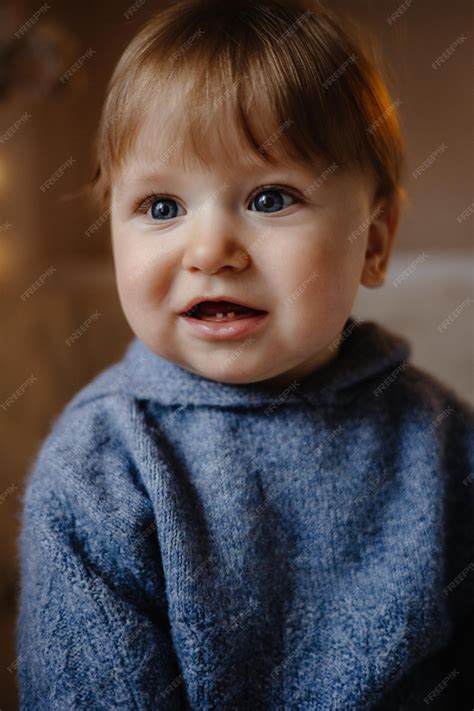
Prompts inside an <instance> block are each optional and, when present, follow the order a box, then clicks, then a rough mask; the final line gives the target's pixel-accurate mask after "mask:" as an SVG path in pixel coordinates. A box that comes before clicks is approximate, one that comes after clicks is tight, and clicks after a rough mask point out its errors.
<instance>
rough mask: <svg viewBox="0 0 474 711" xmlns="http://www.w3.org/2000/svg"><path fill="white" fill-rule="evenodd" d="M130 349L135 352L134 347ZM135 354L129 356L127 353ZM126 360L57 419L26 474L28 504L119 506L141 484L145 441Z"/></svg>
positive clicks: (107, 370) (80, 394) (73, 400)
mask: <svg viewBox="0 0 474 711" xmlns="http://www.w3.org/2000/svg"><path fill="white" fill-rule="evenodd" d="M129 348H130V347H129ZM128 352H129V349H128V350H127V353H128ZM129 367H130V365H129V363H128V362H127V358H126V355H125V356H124V357H123V358H122V359H121V360H119V361H117V362H115V363H113V364H111V365H110V366H109V367H107V368H105V369H103V370H102V371H101V372H99V373H98V374H97V375H96V376H95V377H94V378H93V379H92V380H91V381H90V382H89V383H87V384H86V385H85V386H84V387H83V388H81V389H80V390H79V391H78V392H77V393H76V394H75V395H74V396H73V397H72V398H71V399H70V400H69V401H68V402H67V403H66V405H65V406H64V407H63V409H62V411H60V412H59V413H58V414H56V416H55V417H54V418H53V419H52V421H51V424H50V427H49V430H48V431H47V433H46V435H45V437H44V438H43V440H42V442H41V444H40V446H39V449H38V450H37V451H36V452H35V455H34V457H33V460H32V461H31V462H30V466H29V469H28V471H27V474H26V478H25V482H24V491H23V496H22V499H23V502H24V503H25V504H26V503H27V502H28V500H29V499H31V500H39V499H40V498H42V500H43V501H44V500H45V497H46V496H47V495H48V494H47V492H49V494H50V497H51V498H52V499H55V500H59V499H61V500H62V504H63V505H64V506H66V505H67V506H69V505H71V506H77V505H78V504H79V502H80V501H81V500H82V499H84V500H85V499H86V498H87V496H93V497H94V496H97V497H99V498H102V499H103V498H104V497H105V495H106V494H107V496H108V497H109V499H114V498H115V499H116V500H117V501H118V500H119V498H120V496H121V495H124V492H125V491H127V495H130V491H129V490H130V488H131V487H132V484H133V483H135V488H137V486H136V485H137V482H138V481H139V479H140V472H139V468H138V467H137V465H136V462H135V461H134V458H133V453H132V450H133V443H134V441H136V440H137V439H139V436H140V432H139V431H138V430H139V428H138V427H137V426H136V424H137V417H136V401H135V398H134V396H133V393H132V391H131V390H130V388H129V387H128V386H127V371H128V369H129Z"/></svg>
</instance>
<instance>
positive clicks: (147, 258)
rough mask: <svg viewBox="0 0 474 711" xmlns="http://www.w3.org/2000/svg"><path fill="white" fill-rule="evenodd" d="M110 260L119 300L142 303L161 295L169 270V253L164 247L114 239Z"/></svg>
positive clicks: (166, 290)
mask: <svg viewBox="0 0 474 711" xmlns="http://www.w3.org/2000/svg"><path fill="white" fill-rule="evenodd" d="M114 260H115V269H116V275H117V283H118V288H119V292H120V294H121V297H122V300H123V301H125V300H126V301H128V302H129V303H130V304H131V305H132V304H134V303H136V304H140V305H141V306H142V307H146V305H147V304H150V306H152V305H156V304H157V303H159V302H160V301H162V300H163V299H164V298H165V295H166V294H167V292H168V290H169V287H170V281H171V275H172V274H173V266H172V265H173V262H172V259H171V254H170V252H169V250H168V253H167V252H166V250H165V249H159V250H157V249H156V246H154V248H153V249H151V248H149V246H148V244H147V245H142V246H139V245H137V242H136V241H135V242H134V245H133V248H132V246H131V245H125V244H124V243H123V242H122V243H117V245H116V246H115V247H114Z"/></svg>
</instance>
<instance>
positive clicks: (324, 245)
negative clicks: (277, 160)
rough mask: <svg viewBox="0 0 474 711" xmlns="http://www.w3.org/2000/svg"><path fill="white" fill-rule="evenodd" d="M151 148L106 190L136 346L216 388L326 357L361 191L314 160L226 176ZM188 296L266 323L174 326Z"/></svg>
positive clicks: (351, 272) (351, 276)
mask: <svg viewBox="0 0 474 711" xmlns="http://www.w3.org/2000/svg"><path fill="white" fill-rule="evenodd" d="M142 130H143V129H142ZM153 145H156V153H155V154H154V155H153V153H154V150H150V149H147V150H146V151H144V150H142V151H140V150H138V151H137V152H136V153H134V154H133V156H131V157H130V158H129V160H128V162H127V163H126V165H125V168H124V170H123V172H122V173H121V174H120V176H118V178H117V180H116V181H115V183H114V185H113V186H112V202H111V226H112V246H113V253H114V261H115V267H116V277H117V284H118V292H119V297H120V301H121V304H122V308H123V310H124V313H125V316H126V318H127V320H128V322H129V324H130V327H131V328H132V330H133V332H134V333H135V334H136V336H138V338H139V339H140V340H141V341H142V342H143V343H144V344H145V345H146V346H148V348H149V349H150V350H152V351H153V352H155V353H157V354H158V355H160V356H163V357H164V358H166V359H168V360H170V361H173V362H174V363H177V364H178V365H180V366H182V367H184V368H186V369H188V370H190V371H192V372H194V373H197V374H200V375H202V376H204V377H206V378H210V379H213V380H217V381H221V382H227V383H250V382H256V381H263V380H269V381H270V380H271V382H272V383H275V384H277V385H278V386H279V385H282V386H283V385H285V384H289V383H291V382H292V381H293V380H299V379H301V378H303V377H304V376H305V375H307V374H309V373H310V372H312V371H313V370H314V369H316V368H318V367H320V366H321V365H323V364H325V363H326V362H328V361H329V360H331V359H332V358H333V357H335V356H336V354H337V339H338V337H339V336H340V334H341V331H342V329H343V326H344V323H345V321H346V319H347V318H348V316H349V315H350V313H351V309H352V306H353V303H354V300H355V297H356V292H357V288H358V284H359V283H360V281H361V273H362V270H363V266H364V259H365V252H366V247H367V232H368V226H367V225H368V218H369V216H370V214H371V211H373V204H372V200H371V199H372V188H373V186H372V185H370V184H369V183H368V180H367V179H364V178H363V177H362V175H361V174H359V173H357V174H356V173H348V172H345V171H343V170H342V169H338V168H337V167H336V168H335V167H334V166H333V168H332V170H331V169H329V170H327V169H328V168H329V165H328V164H325V163H322V162H321V163H313V165H312V166H311V167H308V166H306V165H302V164H299V163H291V164H286V165H285V164H283V163H282V164H281V165H279V166H278V167H276V168H273V167H260V168H259V169H255V167H253V168H249V166H248V165H246V164H243V163H241V162H239V157H238V156H236V161H235V166H234V167H233V168H232V169H229V168H226V167H224V165H221V164H220V163H219V161H218V160H216V161H215V162H214V163H213V164H212V166H210V167H209V169H204V168H203V167H202V166H200V165H199V164H198V163H197V162H196V164H195V165H193V167H192V169H189V170H188V171H185V170H184V168H182V167H181V165H176V164H174V163H173V160H172V151H170V150H169V149H170V146H169V145H168V146H166V144H162V145H161V151H166V149H167V148H168V154H169V157H168V160H167V162H166V163H163V159H162V156H163V152H161V153H160V150H159V148H160V146H159V145H158V143H155V144H153ZM215 155H216V156H218V155H219V153H215ZM325 169H326V170H327V172H326V173H325V174H323V171H324V170H325ZM150 173H152V174H153V173H154V174H155V176H154V177H153V176H150ZM150 194H151V195H153V194H155V195H159V196H160V197H156V196H155V197H150V198H149V199H148V200H146V201H145V198H146V197H147V196H149V195H150ZM161 196H163V197H161ZM137 204H141V207H140V205H139V206H138V207H135V206H136V205H137ZM364 225H365V226H364ZM354 235H356V238H354ZM199 297H204V298H206V297H207V298H210V297H222V298H223V299H227V300H230V301H234V302H240V303H243V304H245V305H249V306H252V307H253V308H255V309H257V310H261V311H265V312H267V313H266V315H265V316H264V317H263V318H260V319H258V318H256V317H253V318H247V319H245V323H244V320H240V321H239V320H235V321H232V322H230V321H226V322H225V323H224V322H223V321H222V322H221V323H216V322H215V321H214V322H213V323H209V322H206V321H205V320H202V319H200V320H198V319H190V318H187V317H185V316H183V315H182V313H183V312H184V311H185V309H186V308H187V306H188V305H189V303H190V302H191V301H193V300H195V299H198V298H199ZM224 314H225V312H224ZM217 318H220V317H217ZM224 318H226V316H225V315H224ZM206 323H207V324H208V325H207V326H206ZM335 342H336V345H335Z"/></svg>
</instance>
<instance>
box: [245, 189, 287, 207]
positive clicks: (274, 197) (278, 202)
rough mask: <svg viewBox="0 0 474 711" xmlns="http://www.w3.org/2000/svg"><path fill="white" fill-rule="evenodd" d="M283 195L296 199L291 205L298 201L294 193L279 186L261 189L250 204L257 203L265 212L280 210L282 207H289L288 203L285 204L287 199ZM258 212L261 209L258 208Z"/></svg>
mask: <svg viewBox="0 0 474 711" xmlns="http://www.w3.org/2000/svg"><path fill="white" fill-rule="evenodd" d="M282 195H286V196H287V197H289V198H290V199H291V200H293V201H294V202H293V203H290V205H291V204H294V203H296V202H298V200H297V199H296V198H295V197H293V195H290V194H289V193H287V192H285V191H284V190H279V189H278V188H266V189H265V190H260V192H259V193H257V195H256V196H255V197H254V198H253V200H252V202H251V203H250V204H251V205H254V204H256V205H257V206H258V207H260V208H263V210H262V211H264V212H265V211H267V212H279V211H280V210H281V209H282V208H285V207H288V205H285V201H284V200H283V199H282V197H281V196H282ZM257 212H260V210H257Z"/></svg>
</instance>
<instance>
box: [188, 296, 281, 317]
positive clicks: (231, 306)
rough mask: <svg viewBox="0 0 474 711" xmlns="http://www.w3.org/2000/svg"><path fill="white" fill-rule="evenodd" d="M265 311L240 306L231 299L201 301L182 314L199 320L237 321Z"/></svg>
mask: <svg viewBox="0 0 474 711" xmlns="http://www.w3.org/2000/svg"><path fill="white" fill-rule="evenodd" d="M265 313H267V312H266V311H258V310H257V309H252V308H249V307H248V306H242V305H241V304H236V303H234V302H232V301H201V302H200V303H199V304H195V306H193V307H192V308H191V309H189V311H185V312H184V313H183V316H188V317H191V318H195V319H199V320H200V321H221V322H222V321H238V320H239V319H243V318H250V317H252V316H261V315H262V314H265Z"/></svg>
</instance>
